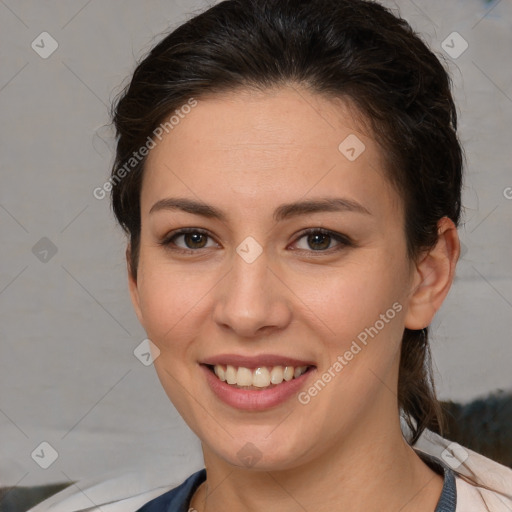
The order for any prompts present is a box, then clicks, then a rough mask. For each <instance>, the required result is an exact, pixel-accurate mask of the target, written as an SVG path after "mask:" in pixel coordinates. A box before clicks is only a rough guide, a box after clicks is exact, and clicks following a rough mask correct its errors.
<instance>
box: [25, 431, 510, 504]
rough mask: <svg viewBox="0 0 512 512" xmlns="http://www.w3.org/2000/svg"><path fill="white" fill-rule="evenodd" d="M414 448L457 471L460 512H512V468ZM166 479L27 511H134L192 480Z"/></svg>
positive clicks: (100, 487)
mask: <svg viewBox="0 0 512 512" xmlns="http://www.w3.org/2000/svg"><path fill="white" fill-rule="evenodd" d="M414 448H415V449H416V450H419V451H422V452H425V453H428V454H430V455H432V456H434V457H436V458H437V459H438V460H439V461H440V462H441V463H442V464H443V465H445V466H448V467H451V468H452V469H453V471H454V472H455V474H456V479H455V482H456V487H457V508H456V511H457V512H512V469H510V468H507V467H505V466H503V465H501V464H498V463H497V462H494V461H493V460H491V459H488V458H487V457H484V456H483V455H480V454H478V453H476V452H474V451H472V450H470V449H468V448H465V447H462V446H460V445H458V444H456V443H452V442H450V441H449V440H447V439H445V438H443V437H440V436H438V435H437V434H434V433H433V432H430V431H428V430H426V431H425V432H423V434H422V436H421V438H420V439H419V441H418V442H417V443H416V444H415V445H414ZM168 476H169V473H168V472H165V471H162V468H159V469H155V470H141V471H136V472H131V473H126V474H123V475H121V476H117V477H112V478H108V479H105V478H102V479H98V480H89V481H85V482H78V483H77V484H75V485H71V486H70V487H68V488H66V489H64V490H63V491H61V492H59V493H58V494H55V495H54V496H52V497H50V498H49V499H47V500H45V501H44V502H42V503H40V504H39V505H37V506H36V507H34V508H32V509H30V511H29V512H93V511H94V512H96V511H97V512H135V511H136V510H137V509H139V508H140V507H141V506H142V505H144V504H145V503H147V502H148V501H151V500H152V499H153V498H156V497H157V496H160V495H161V494H164V493H165V492H167V491H169V490H171V489H174V488H175V487H177V486H178V485H180V484H181V483H182V482H183V481H184V480H185V478H186V477H187V476H189V475H185V476H182V477H180V478H179V480H177V481H175V482H170V483H169V481H168ZM164 477H165V478H164ZM465 477H467V478H469V479H471V480H472V482H471V483H470V482H469V481H467V480H466V479H465ZM487 488H488V489H487Z"/></svg>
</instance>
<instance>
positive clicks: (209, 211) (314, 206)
mask: <svg viewBox="0 0 512 512" xmlns="http://www.w3.org/2000/svg"><path fill="white" fill-rule="evenodd" d="M161 210H181V211H184V212H187V213H192V214H194V215H201V216H203V217H207V218H210V219H218V220H221V221H223V222H226V220H227V216H226V214H225V213H224V212H223V211H222V210H219V209H218V208H217V207H215V206H212V205H210V204H206V203H202V202H199V201H195V200H192V199H186V198H178V197H168V198H165V199H160V200H159V201H157V202H156V203H155V204H154V205H153V206H152V207H151V209H150V210H149V213H150V214H151V213H154V212H157V211H161ZM317 212H356V213H362V214H365V215H371V213H370V211H369V210H368V209H367V208H365V207H364V206H363V205H362V204H360V203H358V202H357V201H354V200H352V199H345V198H338V197H326V198H320V199H310V200H305V201H297V202H294V203H287V204H282V205H280V206H278V207H277V208H276V209H275V211H274V215H273V217H274V220H275V221H276V222H280V221H283V220H285V219H289V218H291V217H296V216H299V215H307V214H311V213H317Z"/></svg>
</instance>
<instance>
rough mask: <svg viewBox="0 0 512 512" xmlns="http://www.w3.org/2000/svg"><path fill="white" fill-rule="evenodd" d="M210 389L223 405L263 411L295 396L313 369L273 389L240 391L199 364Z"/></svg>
mask: <svg viewBox="0 0 512 512" xmlns="http://www.w3.org/2000/svg"><path fill="white" fill-rule="evenodd" d="M200 366H201V369H202V370H203V372H204V373H205V376H206V381H207V382H208V384H209V386H210V389H211V390H212V391H213V392H214V393H215V395H216V396H217V397H218V398H219V399H220V400H222V401H223V402H224V403H226V404H228V405H230V406H231V407H235V408H236V409H243V410H245V411H263V410H265V409H269V408H271V407H275V406H277V405H280V404H282V403H284V402H286V400H288V399H289V398H290V397H292V396H293V395H295V394H296V393H298V392H299V391H300V389H301V388H302V387H303V386H304V384H305V383H306V381H307V380H308V379H309V377H310V376H311V375H312V374H313V373H314V371H315V368H312V369H310V370H308V371H307V372H306V373H303V374H302V375H301V376H300V377H297V378H296V379H295V378H294V379H292V380H289V381H283V382H282V383H281V384H278V385H277V386H275V387H272V388H268V389H262V390H261V391H257V390H255V389H241V388H236V387H234V386H232V385H230V384H227V383H226V382H223V381H221V380H220V379H219V378H218V377H217V376H216V375H215V374H214V373H213V372H212V371H211V370H210V369H208V367H207V366H205V365H203V364H201V365H200Z"/></svg>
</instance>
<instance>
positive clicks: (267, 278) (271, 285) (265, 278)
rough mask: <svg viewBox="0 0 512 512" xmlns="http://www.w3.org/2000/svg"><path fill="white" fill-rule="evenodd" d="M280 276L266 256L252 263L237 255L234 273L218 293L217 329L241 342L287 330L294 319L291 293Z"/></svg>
mask: <svg viewBox="0 0 512 512" xmlns="http://www.w3.org/2000/svg"><path fill="white" fill-rule="evenodd" d="M277 274H278V271H277V270H275V269H273V268H270V267H269V262H268V259H267V257H266V254H265V252H263V253H262V254H261V255H260V256H259V257H258V258H257V259H256V260H255V261H253V262H251V263H248V262H247V261H245V260H244V259H243V258H242V257H240V256H239V255H238V254H235V255H234V258H233V266H232V268H231V271H230V272H228V274H227V275H226V276H225V278H224V279H222V281H221V283H219V286H217V287H216V289H215V293H216V294H217V295H216V297H215V306H214V314H213V317H214V321H215V322H216V323H217V325H219V326H220V327H221V328H222V329H224V330H229V331H231V332H232V333H233V334H235V335H236V336H237V337H240V338H256V337H261V336H268V335H270V334H271V333H272V332H273V331H279V330H281V329H284V328H285V327H286V326H287V325H288V324H289V323H290V322H291V317H292V311H291V300H290V294H291V292H290V290H289V289H288V288H287V287H286V286H285V284H283V281H282V280H281V279H280V278H279V277H278V275H277Z"/></svg>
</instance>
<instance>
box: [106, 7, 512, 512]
mask: <svg viewBox="0 0 512 512" xmlns="http://www.w3.org/2000/svg"><path fill="white" fill-rule="evenodd" d="M114 123H115V126H116V129H117V133H118V144H117V154H116V162H115V165H114V168H113V171H112V177H111V180H110V186H109V188H112V204H113V209H114V213H115V215H116V217H117V219H118V221H119V223H120V224H121V226H122V227H123V228H124V230H125V231H126V233H127V234H128V238H129V243H128V247H127V251H126V256H127V262H128V275H129V284H130V293H131V297H132V300H133V304H134V307H135V310H136V313H137V315H138V318H139V320H140V322H141V324H142V325H143V327H144V328H145V330H146V332H147V334H148V338H149V339H150V340H151V347H152V355H153V358H154V366H155V368H156V371H157V374H158V377H159V379H160V381H161V383H162V385H163V387H164V389H165V391H166V393H167V394H168V396H169V398H170V400H171V401H172V403H173V404H174V406H175V407H176V409H177V410H178V411H179V413H180V414H181V415H182V417H183V418H184V420H185V421H186V422H187V424H188V425H189V426H190V428H191V429H192V430H193V431H194V432H195V433H196V434H197V436H198V437H199V438H200V440H201V443H202V449H203V455H204V462H205V469H204V470H202V471H200V472H198V473H195V474H194V475H191V476H190V478H188V479H187V480H186V481H185V482H183V483H182V484H181V485H179V486H178V487H175V486H174V485H173V486H169V489H167V490H165V491H163V490H161V492H158V493H153V494H152V495H151V499H150V498H149V495H148V496H146V499H145V500H144V503H145V504H144V505H143V506H142V507H141V508H139V510H140V511H141V512H156V511H182V510H183V511H185V510H196V511H199V512H202V511H218V510H235V511H236V510H265V511H273V510H276V511H277V510H279V511H292V510H308V511H324V510H347V511H356V510H357V511H359V510H379V511H383V510H384V511H388V510H389V511H398V510H400V511H402V512H406V511H420V512H427V511H428V512H432V511H434V510H435V511H443V512H448V511H455V510H456V511H468V510H471V511H480V510H491V511H501V510H512V497H511V493H512V485H511V484H512V476H511V475H512V471H510V470H508V469H507V468H505V467H503V466H501V465H499V464H497V463H495V462H493V461H491V460H489V459H486V458H485V457H482V456H480V455H478V454H476V453H474V452H472V451H471V450H468V449H466V448H463V447H461V446H459V445H456V444H453V443H450V442H449V441H448V440H445V439H443V438H442V437H440V436H438V435H436V434H435V433H434V432H438V433H440V432H442V430H441V427H442V414H441V410H440V407H439V404H438V402H437V399H436V395H435V389H434V385H433V382H432V372H431V366H430V359H429V344H428V343H429V340H428V326H429V324H430V323H431V321H432V319H433V317H434V314H435V312H436V311H437V310H438V309H439V308H440V306H441V304H442V303H443V300H444V299H445V297H446V295H447V293H448V291H449V289H450V286H451V284H452V281H453V277H454V272H455V266H456V262H457V259H458V256H459V239H458V236H457V224H458V222H459V218H460V213H461V182H462V165H463V156H462V150H461V147H460V145H459V142H458V139H457V134H456V127H457V126H456V125H457V116H456V110H455V106H454V103H453V100H452V96H451V92H450V80H449V77H448V76H447V74H446V72H445V70H444V68H443V67H442V65H441V64H440V62H439V61H438V59H437V58H436V57H435V55H434V54H433V53H432V52H431V51H430V50H429V49H428V48H427V47H426V45H425V44H424V43H423V42H422V41H421V40H420V39H419V38H418V36H417V35H415V34H414V32H413V31H412V30H411V28H410V27H409V25H408V24H407V23H406V22H405V21H404V20H402V19H400V18H398V17H396V16H394V15H393V14H391V13H390V12H389V11H388V10H386V9H385V8H384V7H382V6H380V5H378V4H376V3H373V2H368V1H364V0H227V1H223V2H220V3H219V4H217V5H215V6H213V7H212V8H210V9H208V10H207V11H205V12H204V13H202V14H200V15H198V16H196V17H195V18H193V19H191V20H190V21H188V22H187V23H185V24H183V25H182V26H180V27H179V28H177V29H176V30H175V31H173V32H172V33H171V34H170V35H168V36H167V37H166V38H165V39H163V40H162V41H161V42H160V43H159V44H158V45H157V46H156V47H155V48H154V49H153V50H152V51H151V52H150V54H149V55H148V56H147V57H146V58H145V59H144V60H143V61H142V62H141V63H140V64H139V65H138V67H137V69H136V70H135V72H134V74H133V77H132V80H131V83H130V84H129V86H128V87H127V89H126V90H125V91H124V93H123V94H122V96H121V97H120V98H119V100H118V102H117V104H116V105H115V109H114ZM401 420H402V421H401ZM418 440H419V442H418ZM413 446H414V447H413ZM102 509H103V506H102ZM106 510H108V509H106ZM125 510H128V508H125ZM131 510H135V508H131Z"/></svg>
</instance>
